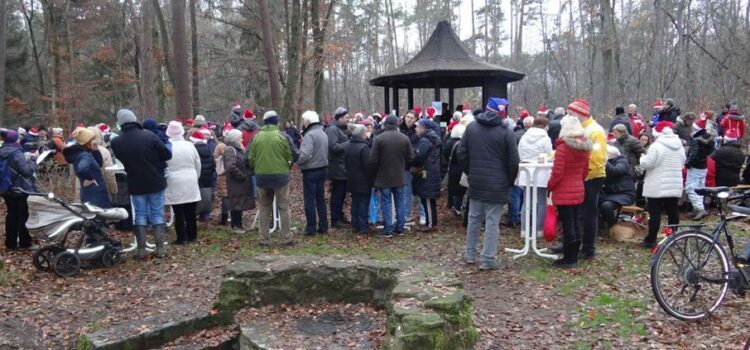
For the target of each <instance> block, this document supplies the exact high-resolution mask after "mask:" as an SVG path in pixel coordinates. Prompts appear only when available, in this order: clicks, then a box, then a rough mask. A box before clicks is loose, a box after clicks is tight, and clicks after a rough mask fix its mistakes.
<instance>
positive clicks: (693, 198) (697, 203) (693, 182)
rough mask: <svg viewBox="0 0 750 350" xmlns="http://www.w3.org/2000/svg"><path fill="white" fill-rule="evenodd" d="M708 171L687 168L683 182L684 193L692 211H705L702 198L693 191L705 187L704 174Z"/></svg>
mask: <svg viewBox="0 0 750 350" xmlns="http://www.w3.org/2000/svg"><path fill="white" fill-rule="evenodd" d="M707 173H708V169H696V168H688V170H687V179H686V180H685V192H686V193H687V196H688V198H689V199H690V204H692V205H693V210H695V211H697V210H705V207H704V206H703V196H700V195H698V194H697V193H695V190H697V189H699V188H704V187H706V174H707Z"/></svg>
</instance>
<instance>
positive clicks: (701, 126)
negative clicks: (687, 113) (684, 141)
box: [693, 115, 708, 132]
mask: <svg viewBox="0 0 750 350" xmlns="http://www.w3.org/2000/svg"><path fill="white" fill-rule="evenodd" d="M707 121H708V118H706V116H705V115H703V116H701V117H700V118H698V120H696V121H695V122H694V123H693V132H698V131H701V130H705V129H706V122H707Z"/></svg>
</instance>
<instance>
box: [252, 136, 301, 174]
mask: <svg viewBox="0 0 750 350" xmlns="http://www.w3.org/2000/svg"><path fill="white" fill-rule="evenodd" d="M247 160H248V163H249V165H250V169H254V170H255V175H260V176H263V175H283V174H289V170H290V169H291V167H292V163H293V159H292V149H291V147H290V146H289V142H288V141H287V137H286V135H285V134H284V133H283V132H281V131H279V127H278V126H277V125H264V126H263V127H262V128H261V129H260V132H259V133H258V135H255V138H253V142H252V143H251V144H250V151H249V152H247Z"/></svg>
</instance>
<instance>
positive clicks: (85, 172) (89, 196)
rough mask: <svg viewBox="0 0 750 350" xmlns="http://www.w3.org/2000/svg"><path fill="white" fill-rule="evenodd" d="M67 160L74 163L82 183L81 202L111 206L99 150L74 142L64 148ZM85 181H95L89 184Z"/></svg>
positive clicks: (102, 206) (77, 175)
mask: <svg viewBox="0 0 750 350" xmlns="http://www.w3.org/2000/svg"><path fill="white" fill-rule="evenodd" d="M63 156H65V161H66V162H68V163H69V164H73V171H74V172H75V174H76V177H77V178H78V181H79V182H80V183H81V202H83V203H86V202H89V203H91V204H93V205H96V206H98V207H101V208H111V207H112V204H111V203H110V202H109V194H108V193H107V184H106V183H105V182H104V176H103V175H102V156H101V154H100V153H99V152H98V151H91V150H88V149H86V148H85V147H83V146H81V145H79V144H74V145H71V146H68V147H65V148H64V149H63ZM85 181H94V183H92V184H89V185H88V186H85V185H84V182H85Z"/></svg>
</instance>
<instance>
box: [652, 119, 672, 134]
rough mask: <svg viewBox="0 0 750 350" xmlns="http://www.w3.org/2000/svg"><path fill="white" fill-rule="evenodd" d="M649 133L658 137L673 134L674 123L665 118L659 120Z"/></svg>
mask: <svg viewBox="0 0 750 350" xmlns="http://www.w3.org/2000/svg"><path fill="white" fill-rule="evenodd" d="M651 133H652V134H653V135H654V137H659V136H661V135H672V134H674V124H673V123H672V122H668V121H666V120H664V121H660V122H659V124H656V126H655V127H654V130H652V131H651Z"/></svg>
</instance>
